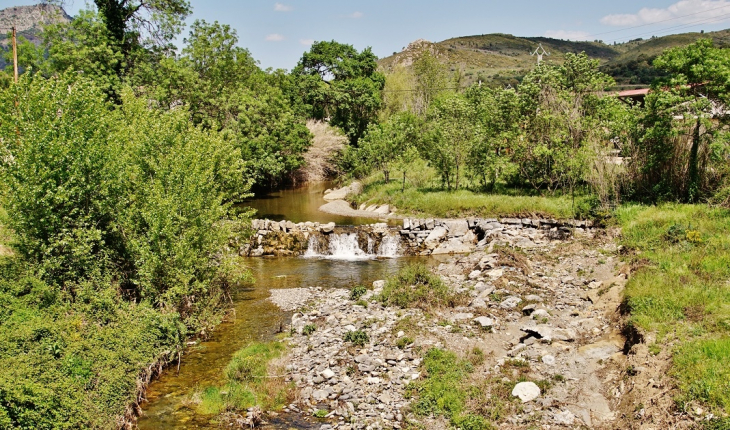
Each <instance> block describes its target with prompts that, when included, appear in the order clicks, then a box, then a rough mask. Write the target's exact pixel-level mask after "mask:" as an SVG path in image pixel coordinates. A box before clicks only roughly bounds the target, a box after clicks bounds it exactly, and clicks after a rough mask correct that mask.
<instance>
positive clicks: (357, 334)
mask: <svg viewBox="0 0 730 430" xmlns="http://www.w3.org/2000/svg"><path fill="white" fill-rule="evenodd" d="M343 340H344V341H345V342H352V344H353V345H355V346H365V344H366V343H368V342H370V336H368V334H367V333H365V332H364V331H363V330H354V331H348V332H347V333H345V337H344V338H343Z"/></svg>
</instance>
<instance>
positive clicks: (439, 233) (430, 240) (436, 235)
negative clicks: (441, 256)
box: [423, 227, 448, 249]
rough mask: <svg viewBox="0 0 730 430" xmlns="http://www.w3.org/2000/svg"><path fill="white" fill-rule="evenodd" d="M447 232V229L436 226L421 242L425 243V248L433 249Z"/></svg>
mask: <svg viewBox="0 0 730 430" xmlns="http://www.w3.org/2000/svg"><path fill="white" fill-rule="evenodd" d="M447 234H448V231H446V229H445V228H443V227H436V228H434V229H433V231H431V233H430V234H429V235H428V237H427V238H426V240H425V241H424V242H423V243H424V244H425V245H426V248H428V249H434V248H436V247H437V246H438V245H439V243H441V240H442V239H443V238H444V237H446V235H447Z"/></svg>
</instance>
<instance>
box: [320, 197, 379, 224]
mask: <svg viewBox="0 0 730 430" xmlns="http://www.w3.org/2000/svg"><path fill="white" fill-rule="evenodd" d="M330 194H331V193H330ZM328 195H329V194H328ZM319 210H320V211H321V212H325V213H328V214H333V215H341V216H349V217H353V218H377V219H386V218H393V217H391V216H388V215H384V214H379V213H376V212H370V211H361V210H358V209H353V208H351V207H350V204H349V203H347V202H346V201H344V200H334V201H331V202H329V203H325V204H323V205H322V206H320V207H319Z"/></svg>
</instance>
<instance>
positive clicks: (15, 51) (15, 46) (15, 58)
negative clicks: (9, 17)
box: [13, 26, 18, 84]
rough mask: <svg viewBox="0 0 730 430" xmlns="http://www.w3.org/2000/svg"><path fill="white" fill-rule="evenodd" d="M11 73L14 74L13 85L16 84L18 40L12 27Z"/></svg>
mask: <svg viewBox="0 0 730 430" xmlns="http://www.w3.org/2000/svg"><path fill="white" fill-rule="evenodd" d="M13 71H14V72H15V75H14V76H15V83H16V84H17V83H18V39H17V38H16V37H15V26H13Z"/></svg>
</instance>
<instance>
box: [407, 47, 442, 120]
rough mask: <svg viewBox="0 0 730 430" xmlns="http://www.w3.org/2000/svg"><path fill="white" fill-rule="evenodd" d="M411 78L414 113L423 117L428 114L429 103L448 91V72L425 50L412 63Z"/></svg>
mask: <svg viewBox="0 0 730 430" xmlns="http://www.w3.org/2000/svg"><path fill="white" fill-rule="evenodd" d="M413 76H414V83H415V85H414V93H413V106H414V108H415V111H416V113H418V114H419V115H421V116H423V115H426V113H427V112H428V109H429V107H430V106H431V102H432V101H433V100H434V99H436V97H438V95H439V94H441V93H443V92H445V91H448V88H447V87H448V86H449V85H448V81H449V79H448V70H447V69H446V66H445V65H443V64H442V63H441V62H440V61H439V60H438V58H436V57H435V56H434V55H433V54H432V53H431V51H428V50H426V51H424V52H422V53H421V55H420V56H419V57H418V59H416V61H414V62H413Z"/></svg>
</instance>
